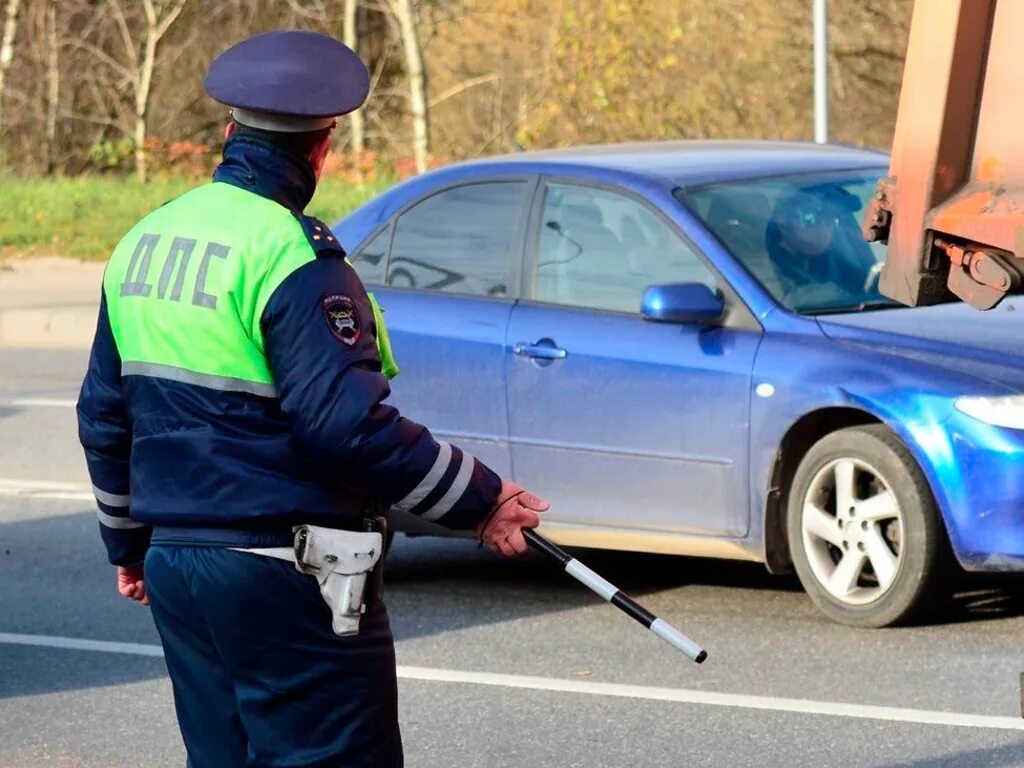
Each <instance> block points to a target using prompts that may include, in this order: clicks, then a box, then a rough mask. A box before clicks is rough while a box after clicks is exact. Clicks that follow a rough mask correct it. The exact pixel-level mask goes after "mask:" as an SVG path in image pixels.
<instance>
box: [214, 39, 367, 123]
mask: <svg viewBox="0 0 1024 768" xmlns="http://www.w3.org/2000/svg"><path fill="white" fill-rule="evenodd" d="M203 85H204V87H205V88H206V92H207V93H208V94H210V96H212V97H213V98H214V99H216V100H217V101H219V102H220V103H221V104H226V105H228V106H230V107H233V108H234V116H235V120H236V121H237V122H240V123H243V124H246V125H253V127H255V128H266V129H268V130H284V131H289V130H290V131H299V130H314V129H316V128H317V127H321V124H330V121H329V118H334V117H337V116H338V115H344V114H347V113H349V112H352V111H353V110H356V109H358V108H359V107H360V106H362V104H363V102H364V101H366V97H367V95H368V94H369V92H370V75H369V72H367V70H366V66H365V65H364V64H363V62H362V60H361V59H360V58H359V56H358V55H357V54H356V53H355V52H354V51H353V50H352V49H351V48H349V47H348V46H346V45H344V44H343V43H341V42H339V41H338V40H335V39H334V38H333V37H330V36H329V35H323V34H320V33H318V32H307V31H303V30H297V29H290V30H280V31H276V32H266V33H264V34H261V35H256V36H254V37H250V38H248V39H247V40H243V41H242V42H240V43H237V44H236V45H233V46H232V47H231V48H228V49H227V50H226V51H224V53H222V54H221V55H220V56H218V57H217V58H216V59H214V60H213V63H212V64H210V69H209V71H208V72H207V73H206V81H205V82H204V84H203ZM324 121H326V123H324ZM254 123H259V124H256V125H254Z"/></svg>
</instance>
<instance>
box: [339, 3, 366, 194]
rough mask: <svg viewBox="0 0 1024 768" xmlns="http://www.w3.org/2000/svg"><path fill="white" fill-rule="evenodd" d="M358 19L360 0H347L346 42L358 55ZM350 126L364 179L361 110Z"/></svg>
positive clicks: (364, 126)
mask: <svg viewBox="0 0 1024 768" xmlns="http://www.w3.org/2000/svg"><path fill="white" fill-rule="evenodd" d="M358 17H359V0H345V29H344V32H343V36H344V42H345V45H347V46H348V47H349V48H351V49H352V50H353V51H355V52H356V53H358V52H359V33H358V26H357V21H358ZM349 124H350V125H351V128H352V154H353V156H354V159H355V164H356V172H357V173H358V174H359V178H360V179H362V177H363V152H364V150H365V149H366V124H365V122H364V121H363V112H362V110H361V109H357V110H356V111H355V112H353V113H351V114H350V115H349Z"/></svg>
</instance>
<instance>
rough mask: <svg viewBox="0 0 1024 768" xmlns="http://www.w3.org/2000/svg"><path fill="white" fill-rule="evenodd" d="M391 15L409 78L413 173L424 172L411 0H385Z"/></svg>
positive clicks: (426, 128)
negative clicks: (414, 162) (399, 38)
mask: <svg viewBox="0 0 1024 768" xmlns="http://www.w3.org/2000/svg"><path fill="white" fill-rule="evenodd" d="M388 5H389V7H390V9H391V13H392V14H394V17H395V19H396V20H397V21H398V26H399V29H400V30H401V32H402V47H403V48H404V50H405V69H406V77H408V79H409V112H410V114H411V115H412V137H413V139H412V147H413V154H414V155H415V157H416V170H417V171H419V172H420V173H423V171H425V170H427V158H428V156H429V154H430V120H429V112H428V109H429V108H428V106H427V73H426V68H425V67H424V65H423V50H422V49H421V48H420V36H419V30H418V28H417V24H416V15H415V11H414V10H413V7H412V0H388Z"/></svg>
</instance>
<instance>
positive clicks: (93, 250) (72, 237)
mask: <svg viewBox="0 0 1024 768" xmlns="http://www.w3.org/2000/svg"><path fill="white" fill-rule="evenodd" d="M200 183H202V182H195V181H187V180H185V179H156V180H153V181H150V182H148V183H146V184H143V183H141V182H139V181H136V180H135V179H133V178H113V177H106V176H103V177H83V178H74V179H18V178H10V177H0V255H7V256H69V257H73V258H79V259H94V260H95V259H99V260H102V259H106V258H108V257H109V256H110V252H111V251H112V250H113V248H114V246H115V245H117V242H118V241H119V240H120V239H121V237H122V236H123V235H124V233H125V232H127V231H128V230H129V229H131V227H132V226H133V225H134V224H135V222H136V221H138V220H139V219H141V218H142V217H143V216H145V215H146V214H147V213H149V212H150V211H152V210H153V209H154V208H157V207H158V206H160V205H162V204H163V203H165V202H167V201H168V200H170V199H171V198H173V197H176V196H177V195H180V194H181V193H182V192H185V191H186V190H188V189H190V188H191V187H193V186H197V185H198V184H200ZM389 184H390V183H389V182H387V181H378V182H374V183H370V184H362V185H353V184H351V183H348V182H344V181H341V180H337V179H325V180H324V181H323V182H322V183H321V184H320V186H319V188H318V189H317V192H316V196H315V197H314V198H313V201H312V202H311V203H310V205H309V207H308V208H307V213H309V214H310V215H312V216H316V217H317V218H320V219H323V220H324V221H326V222H328V223H329V224H333V223H334V222H335V221H337V219H339V218H341V217H342V216H343V215H344V214H346V213H347V212H349V211H351V210H352V209H354V208H356V207H358V206H359V205H361V204H362V203H363V202H365V201H366V200H369V199H370V198H371V197H373V196H374V195H376V194H377V193H378V192H381V191H383V190H384V189H386V188H387V187H388V186H389Z"/></svg>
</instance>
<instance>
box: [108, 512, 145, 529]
mask: <svg viewBox="0 0 1024 768" xmlns="http://www.w3.org/2000/svg"><path fill="white" fill-rule="evenodd" d="M96 517H98V518H99V521H100V522H101V523H102V524H103V525H105V526H106V527H107V528H114V529H115V530H119V531H127V530H131V529H132V528H145V527H146V524H145V523H138V522H136V521H135V520H129V519H128V518H127V517H114V516H113V515H108V514H107V513H106V512H104V511H103V510H101V509H97V510H96Z"/></svg>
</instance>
